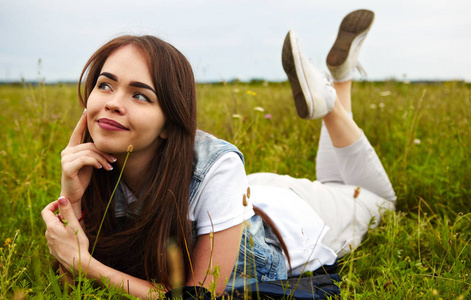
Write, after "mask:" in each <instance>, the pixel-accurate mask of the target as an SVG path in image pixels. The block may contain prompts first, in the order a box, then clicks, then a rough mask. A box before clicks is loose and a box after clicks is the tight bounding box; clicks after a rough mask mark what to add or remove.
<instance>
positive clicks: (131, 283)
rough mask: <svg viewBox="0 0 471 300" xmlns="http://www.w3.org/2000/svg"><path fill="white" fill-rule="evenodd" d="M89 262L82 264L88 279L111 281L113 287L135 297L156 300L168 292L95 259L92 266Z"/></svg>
mask: <svg viewBox="0 0 471 300" xmlns="http://www.w3.org/2000/svg"><path fill="white" fill-rule="evenodd" d="M88 261H89V259H86V261H84V262H83V263H82V270H83V272H87V277H88V278H92V279H95V280H97V281H98V282H102V278H105V279H107V280H109V282H110V284H111V285H113V286H115V287H119V288H122V289H123V290H124V291H126V292H127V293H128V294H130V295H133V296H135V297H139V298H142V299H145V298H152V299H156V298H157V297H158V295H159V292H160V294H163V293H165V292H166V291H167V290H163V291H158V287H157V286H156V285H153V284H152V283H150V282H149V281H147V280H143V279H140V278H137V277H133V276H131V275H128V274H126V273H123V272H121V271H118V270H116V269H113V268H110V267H108V266H106V265H104V264H102V263H101V262H99V261H98V260H96V259H95V258H93V257H92V258H91V260H90V264H88ZM87 265H88V271H87Z"/></svg>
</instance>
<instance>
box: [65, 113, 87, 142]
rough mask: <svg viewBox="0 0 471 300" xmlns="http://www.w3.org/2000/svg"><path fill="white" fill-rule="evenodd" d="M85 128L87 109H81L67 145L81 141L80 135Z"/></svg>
mask: <svg viewBox="0 0 471 300" xmlns="http://www.w3.org/2000/svg"><path fill="white" fill-rule="evenodd" d="M86 128H87V109H86V108H85V109H84V110H83V113H82V116H81V117H80V120H79V121H78V123H77V125H76V126H75V129H74V131H73V132H72V135H71V136H70V140H69V146H77V145H80V144H81V143H82V136H83V133H84V132H85V129H86Z"/></svg>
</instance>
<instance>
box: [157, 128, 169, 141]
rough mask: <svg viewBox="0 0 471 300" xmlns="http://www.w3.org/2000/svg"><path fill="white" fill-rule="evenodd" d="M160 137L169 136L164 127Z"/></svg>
mask: <svg viewBox="0 0 471 300" xmlns="http://www.w3.org/2000/svg"><path fill="white" fill-rule="evenodd" d="M159 137H160V138H161V139H166V138H167V137H168V134H167V129H162V131H161V132H160V134H159Z"/></svg>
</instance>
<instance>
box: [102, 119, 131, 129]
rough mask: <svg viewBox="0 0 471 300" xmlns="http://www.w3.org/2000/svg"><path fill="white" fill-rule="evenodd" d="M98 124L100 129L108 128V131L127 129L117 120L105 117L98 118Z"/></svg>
mask: <svg viewBox="0 0 471 300" xmlns="http://www.w3.org/2000/svg"><path fill="white" fill-rule="evenodd" d="M98 126H100V128H102V129H105V130H109V131H122V130H129V129H127V128H126V127H124V126H123V125H121V124H119V123H118V122H116V121H114V120H111V119H106V118H102V119H99V120H98Z"/></svg>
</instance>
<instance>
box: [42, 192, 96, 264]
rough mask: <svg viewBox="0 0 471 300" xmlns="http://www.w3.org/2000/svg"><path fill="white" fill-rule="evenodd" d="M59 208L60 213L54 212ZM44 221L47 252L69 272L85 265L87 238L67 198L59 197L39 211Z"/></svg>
mask: <svg viewBox="0 0 471 300" xmlns="http://www.w3.org/2000/svg"><path fill="white" fill-rule="evenodd" d="M57 210H59V211H60V214H59V215H56V214H55V212H56V211H57ZM41 215H42V217H43V220H44V222H45V223H46V227H47V229H46V234H45V235H46V239H47V245H48V246H49V252H50V253H51V255H53V256H54V257H55V258H56V259H57V260H58V262H59V263H60V264H61V265H62V266H63V267H64V268H65V269H66V270H67V271H69V272H72V269H74V270H78V269H79V266H80V265H81V266H82V268H83V266H85V265H86V264H87V263H88V261H89V259H90V254H89V252H88V246H89V240H88V238H87V236H86V235H85V232H84V231H83V229H82V227H81V226H80V223H79V221H78V219H77V218H76V217H75V214H74V211H73V209H72V206H71V204H70V202H69V200H68V199H67V198H65V197H60V198H59V199H58V200H57V201H54V202H52V203H50V204H49V205H48V206H46V207H45V208H44V209H43V211H42V212H41Z"/></svg>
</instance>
